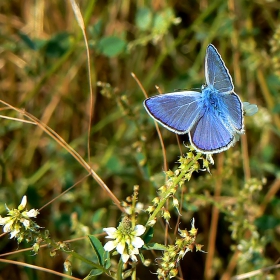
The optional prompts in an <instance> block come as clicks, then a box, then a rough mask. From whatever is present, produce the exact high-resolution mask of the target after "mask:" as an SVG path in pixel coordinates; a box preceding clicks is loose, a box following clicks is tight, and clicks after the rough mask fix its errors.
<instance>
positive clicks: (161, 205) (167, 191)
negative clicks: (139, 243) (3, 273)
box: [146, 153, 201, 226]
mask: <svg viewBox="0 0 280 280" xmlns="http://www.w3.org/2000/svg"><path fill="white" fill-rule="evenodd" d="M200 157H201V154H200V153H198V154H197V155H196V156H195V157H194V158H193V160H192V161H190V162H189V164H188V165H187V166H186V168H184V169H183V170H181V173H180V175H179V176H178V177H177V179H176V180H174V181H173V184H172V186H170V187H169V189H168V190H166V192H165V197H163V198H161V200H160V202H159V204H158V205H157V207H156V209H155V211H154V212H153V214H152V215H151V216H150V218H149V219H148V221H147V223H146V226H147V225H148V224H149V222H151V221H152V220H154V219H155V217H156V216H157V214H158V212H159V211H161V208H162V207H163V205H164V204H165V202H166V200H167V199H168V198H169V197H170V189H173V188H174V187H175V186H176V185H177V184H178V183H179V182H180V181H181V179H182V178H183V177H184V176H185V175H186V173H187V172H188V171H189V169H190V168H191V166H192V165H193V164H194V163H195V162H197V160H198V159H199V158H200Z"/></svg>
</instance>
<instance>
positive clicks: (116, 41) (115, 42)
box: [97, 36, 126, 57]
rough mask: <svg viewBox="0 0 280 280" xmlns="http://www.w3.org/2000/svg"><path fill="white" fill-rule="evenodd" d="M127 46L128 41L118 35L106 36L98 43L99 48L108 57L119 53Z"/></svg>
mask: <svg viewBox="0 0 280 280" xmlns="http://www.w3.org/2000/svg"><path fill="white" fill-rule="evenodd" d="M125 47H126V41H124V40H122V39H121V38H119V37H116V36H110V37H104V38H102V39H101V40H100V41H99V42H98V43H97V50H98V51H99V52H101V53H102V54H104V55H105V56H108V57H114V56H117V55H119V54H120V53H122V52H123V51H124V50H125Z"/></svg>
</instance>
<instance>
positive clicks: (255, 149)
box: [0, 0, 280, 280]
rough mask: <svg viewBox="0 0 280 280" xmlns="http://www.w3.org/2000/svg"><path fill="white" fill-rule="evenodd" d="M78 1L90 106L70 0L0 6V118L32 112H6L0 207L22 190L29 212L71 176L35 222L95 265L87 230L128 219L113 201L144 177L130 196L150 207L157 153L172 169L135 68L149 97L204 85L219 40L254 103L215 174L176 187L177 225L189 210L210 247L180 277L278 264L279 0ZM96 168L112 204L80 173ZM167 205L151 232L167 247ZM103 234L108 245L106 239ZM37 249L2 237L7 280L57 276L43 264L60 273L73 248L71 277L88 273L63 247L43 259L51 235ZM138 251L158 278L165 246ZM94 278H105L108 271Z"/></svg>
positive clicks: (185, 223) (157, 180) (172, 140)
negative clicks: (210, 50)
mask: <svg viewBox="0 0 280 280" xmlns="http://www.w3.org/2000/svg"><path fill="white" fill-rule="evenodd" d="M79 7H80V9H81V13H82V17H83V20H84V22H85V26H86V33H87V40H88V44H89V51H90V77H91V82H92V91H93V109H92V110H90V102H91V99H90V85H89V81H88V70H89V68H88V64H87V63H88V59H87V53H86V47H85V42H84V39H83V36H82V32H81V29H80V27H79V26H78V24H77V20H76V18H75V15H74V13H73V10H72V7H71V4H70V1H22V2H20V3H19V2H18V1H8V0H6V1H5V0H4V1H1V3H0V99H1V100H2V101H4V102H6V103H7V104H9V105H11V106H14V107H15V108H16V109H17V110H15V109H11V107H8V106H7V105H5V104H4V103H2V107H1V115H2V116H6V117H12V118H17V119H27V118H26V117H28V116H29V117H30V118H31V119H32V121H35V122H37V123H36V125H34V124H27V123H22V122H19V121H15V120H11V119H4V118H1V127H0V174H1V176H0V202H1V203H0V214H1V215H2V217H3V216H5V215H6V209H5V204H6V205H7V206H8V207H9V208H10V209H11V208H16V207H17V206H18V205H19V204H20V201H21V198H22V197H23V195H27V197H28V209H32V208H36V209H40V208H41V207H43V206H44V205H45V204H46V203H48V202H50V201H51V200H52V199H54V198H57V197H58V196H59V195H60V194H61V193H63V192H64V191H66V190H67V189H69V188H71V187H72V186H73V185H75V184H76V183H78V184H77V185H75V186H74V187H73V188H72V189H71V190H69V192H66V193H64V194H63V195H62V196H60V197H58V198H57V199H56V200H55V201H53V202H52V203H51V204H49V205H47V206H46V207H44V208H43V209H42V210H40V215H38V217H37V218H36V222H37V223H38V224H39V225H40V226H42V227H44V228H43V229H42V231H44V230H48V231H49V235H50V237H51V239H52V240H54V241H61V242H62V241H69V248H70V249H73V250H74V251H75V252H76V253H77V254H80V255H82V256H84V257H85V258H88V259H89V260H91V261H96V259H95V258H96V254H94V250H93V249H92V247H91V245H90V241H89V240H88V238H87V237H86V236H87V235H88V234H91V235H96V234H100V233H102V228H104V227H110V226H114V227H116V226H118V224H119V222H120V221H121V219H122V213H121V211H120V210H119V208H118V206H120V205H118V200H119V201H125V200H126V198H127V197H128V196H131V195H132V194H133V187H134V186H135V185H139V194H138V201H139V202H141V203H143V204H144V208H145V209H147V208H148V206H151V205H152V200H153V199H154V198H155V197H156V196H160V195H161V192H159V188H160V187H161V186H163V185H164V184H165V180H166V177H165V174H164V172H163V171H164V159H163V152H165V154H166V157H167V159H166V162H167V164H168V168H169V169H171V170H172V171H175V170H177V169H178V166H179V163H178V160H179V156H180V149H179V146H178V143H177V140H176V137H175V134H173V133H171V132H169V131H167V130H166V129H164V128H163V127H160V131H161V134H162V137H163V142H164V147H165V148H164V149H163V148H162V146H161V143H160V140H159V137H158V134H157V131H156V128H155V125H154V122H153V121H152V120H151V119H150V117H149V116H148V115H147V113H146V112H145V110H144V108H143V105H142V102H143V100H144V99H145V96H144V94H143V92H142V90H141V89H140V87H139V85H138V84H137V82H136V80H135V79H134V78H133V77H132V75H131V73H134V74H135V75H136V77H137V78H138V80H139V81H140V82H141V84H142V85H143V87H144V89H145V91H146V92H147V94H148V95H149V96H152V95H155V94H157V90H156V89H155V85H157V86H159V88H160V91H161V92H172V91H174V90H175V89H192V88H200V87H201V85H202V84H203V83H205V78H204V56H205V50H206V47H207V45H208V44H209V43H213V44H214V45H215V47H216V48H217V49H218V50H219V52H220V54H221V56H222V57H223V60H224V61H225V64H226V65H227V67H228V68H229V71H230V73H231V75H232V77H233V82H234V85H235V92H236V93H237V94H238V95H239V96H240V98H241V100H242V101H249V102H250V103H253V104H257V105H258V108H259V112H258V113H257V114H256V115H254V116H252V117H245V128H246V134H245V135H244V136H242V137H241V141H239V142H237V144H236V145H235V146H234V147H233V148H230V149H229V150H228V151H226V152H223V153H221V154H218V155H215V156H214V160H215V165H214V166H210V171H211V174H210V173H208V172H203V171H199V172H194V173H193V174H192V177H191V180H190V181H189V182H188V181H185V182H184V183H183V185H182V186H181V188H179V189H178V190H177V192H176V195H175V196H176V197H177V198H178V200H179V202H180V205H181V206H182V209H181V210H180V213H181V216H180V224H179V227H180V229H188V230H190V229H191V222H190V221H191V219H192V218H193V217H194V218H195V227H196V228H198V235H197V236H196V242H197V243H199V244H203V245H204V247H203V248H202V249H203V250H204V251H206V252H208V253H207V254H204V253H202V252H192V253H191V252H188V253H187V254H186V255H185V257H184V259H183V260H182V261H181V262H180V273H179V275H180V276H181V277H182V278H184V279H223V280H225V279H230V277H233V276H235V275H238V274H243V273H249V272H251V271H255V270H258V269H261V268H265V267H268V266H272V265H274V264H278V262H279V259H278V258H279V251H280V244H279V223H280V212H279V203H280V202H279V201H280V199H279V187H280V181H279V174H280V173H279V172H280V170H279V157H280V144H279V143H280V140H279V137H280V118H279V111H280V109H279V108H280V95H279V90H280V86H279V85H280V72H279V71H280V35H279V34H280V25H279V15H278V11H279V8H280V4H279V2H278V1H231V0H228V1H221V0H214V1H206V0H201V1H129V0H124V1H107V2H104V1H92V0H89V1H79ZM20 110H25V111H20ZM25 112H27V113H29V114H31V116H30V115H28V114H27V113H25ZM33 116H34V117H35V118H37V119H39V120H40V121H37V120H36V119H34V118H33ZM90 117H91V123H90ZM41 122H42V123H44V124H46V125H47V127H45V126H44V125H42V123H41ZM89 124H90V135H89V142H88V126H89ZM49 128H51V129H52V130H53V131H55V132H56V133H57V134H58V135H60V136H61V137H62V139H64V141H65V142H66V143H68V145H69V146H68V145H67V144H66V143H62V142H60V141H61V140H60V139H59V138H58V137H57V136H56V135H54V134H53V132H52V131H51V130H50V129H49ZM46 132H47V133H49V134H47V133H46ZM183 141H184V142H185V143H188V137H187V136H180V148H181V149H182V151H183V153H184V154H186V153H188V152H189V150H188V148H186V147H185V146H184V145H183ZM88 143H89V147H90V154H89V150H88ZM70 147H72V148H73V149H74V150H75V151H76V152H73V151H72V150H71V148H70ZM88 155H90V159H89V160H88ZM75 157H76V158H75ZM200 163H201V161H200ZM87 164H88V165H87ZM90 168H92V170H94V172H96V174H97V175H98V176H99V177H100V178H101V179H102V181H103V182H104V183H105V184H106V185H107V186H108V187H109V188H110V190H111V192H112V194H114V196H115V197H116V198H117V200H116V201H113V200H112V196H110V195H109V194H108V192H106V191H105V190H104V188H102V187H101V185H102V182H99V183H98V182H97V181H96V178H97V177H96V176H95V175H94V176H93V177H92V176H88V177H87V178H84V177H85V176H87V175H88V173H89V171H90ZM201 168H202V166H201ZM80 180H81V181H80ZM103 187H104V186H103ZM165 209H166V210H167V209H168V210H169V211H170V214H171V219H170V221H169V224H170V226H169V227H167V228H166V225H165V221H164V219H162V218H161V217H160V213H159V215H158V217H157V223H156V225H155V227H154V236H153V238H152V240H151V241H150V242H155V243H160V244H164V241H165V240H168V244H174V242H175V240H176V238H179V235H178V233H177V232H176V233H175V234H174V231H175V230H176V229H177V225H178V212H177V211H176V209H174V208H173V207H172V200H170V203H169V205H165ZM148 218H149V215H148V213H144V212H142V213H141V214H139V217H138V221H137V223H140V224H143V225H145V224H146V222H147V220H148ZM82 237H84V238H83V239H81V240H76V238H82ZM98 238H99V239H100V241H101V242H102V244H104V242H105V241H104V238H103V236H98ZM32 245H33V243H26V242H25V241H24V242H22V243H21V244H20V245H18V244H17V242H16V240H10V239H9V237H8V235H4V236H1V239H0V252H1V253H0V258H1V260H0V271H1V276H2V275H3V276H2V277H3V279H61V276H55V275H54V274H52V273H50V272H54V271H56V272H61V273H62V272H63V263H64V262H65V260H66V259H67V257H68V258H69V261H71V262H72V269H73V276H75V277H77V278H79V279H82V278H83V277H85V276H86V275H87V274H88V273H89V272H90V270H91V266H90V265H89V264H86V263H84V262H82V261H77V258H74V257H73V256H72V257H70V256H69V254H67V253H66V252H63V251H58V252H56V255H55V256H53V257H52V256H50V253H51V254H52V255H53V254H54V251H52V250H53V248H55V245H54V244H52V247H51V248H41V249H40V250H39V252H38V254H37V255H34V252H32V251H30V250H28V251H26V252H21V251H20V250H21V249H24V248H30V247H31V246H32ZM18 251H19V252H18ZM65 251H67V250H65ZM194 251H195V250H194ZM9 252H11V254H10V255H8V256H2V254H4V253H9ZM143 254H144V257H145V259H150V260H151V265H150V266H149V267H145V266H143V265H141V264H139V265H138V266H137V268H136V271H137V277H139V279H145V277H146V278H147V279H156V276H155V275H154V274H152V273H151V272H156V270H157V269H158V262H159V260H156V258H160V257H162V256H163V254H162V252H161V251H154V252H153V253H151V252H150V251H145V252H143ZM3 259H6V260H8V261H10V260H14V261H18V262H20V263H19V264H13V263H5V262H4V261H3ZM118 260H119V256H116V257H113V260H112V267H114V268H115V269H117V267H116V266H115V265H116V263H117V262H118ZM140 262H141V261H140ZM25 264H33V265H36V266H38V267H41V268H47V269H49V270H50V271H49V272H46V271H40V270H37V269H34V268H27V267H25ZM128 268H131V267H130V266H128ZM98 277H99V278H98V279H109V278H108V277H107V276H105V275H104V274H103V275H101V276H98ZM133 277H134V276H133ZM269 277H270V278H269ZM278 278H279V271H278V270H277V269H271V270H269V271H266V272H265V273H261V274H258V275H256V276H251V278H250V279H278ZM234 279H241V278H234Z"/></svg>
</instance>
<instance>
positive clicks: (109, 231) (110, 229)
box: [103, 227, 117, 238]
mask: <svg viewBox="0 0 280 280" xmlns="http://www.w3.org/2000/svg"><path fill="white" fill-rule="evenodd" d="M116 230H117V229H116V228H114V227H108V228H103V231H105V232H106V233H107V234H108V236H106V238H115V237H114V233H115V232H116Z"/></svg>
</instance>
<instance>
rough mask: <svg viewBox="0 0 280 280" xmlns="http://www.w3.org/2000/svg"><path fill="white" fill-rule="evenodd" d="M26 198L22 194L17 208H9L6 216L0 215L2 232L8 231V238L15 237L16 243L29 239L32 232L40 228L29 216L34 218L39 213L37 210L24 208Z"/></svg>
mask: <svg viewBox="0 0 280 280" xmlns="http://www.w3.org/2000/svg"><path fill="white" fill-rule="evenodd" d="M26 203H27V198H26V196H24V197H23V198H22V200H21V203H20V205H19V206H18V208H17V209H11V210H10V209H9V208H8V207H7V206H6V209H7V211H8V214H7V217H2V216H1V215H0V225H2V226H3V231H4V232H9V233H10V238H11V239H12V238H16V239H17V241H18V243H20V242H22V240H23V239H26V240H27V241H28V240H30V238H31V234H32V232H37V230H38V228H40V227H39V226H38V225H37V224H36V223H35V222H34V221H33V220H32V219H31V218H36V217H37V215H38V214H39V211H38V210H35V209H31V210H29V211H27V210H25V207H26Z"/></svg>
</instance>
